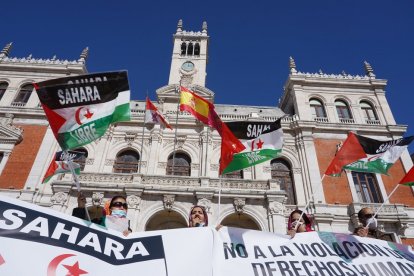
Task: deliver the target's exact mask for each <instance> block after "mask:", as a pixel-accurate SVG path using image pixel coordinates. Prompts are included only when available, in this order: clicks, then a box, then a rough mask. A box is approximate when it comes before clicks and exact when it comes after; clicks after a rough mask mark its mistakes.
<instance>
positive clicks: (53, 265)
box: [47, 254, 75, 276]
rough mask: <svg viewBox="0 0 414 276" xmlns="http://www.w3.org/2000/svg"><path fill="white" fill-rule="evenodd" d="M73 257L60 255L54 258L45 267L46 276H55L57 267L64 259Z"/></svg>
mask: <svg viewBox="0 0 414 276" xmlns="http://www.w3.org/2000/svg"><path fill="white" fill-rule="evenodd" d="M72 256H75V255H74V254H62V255H59V256H57V257H55V258H54V259H53V260H52V261H51V262H50V263H49V265H48V267H47V276H56V269H57V267H58V265H59V264H60V263H61V262H62V261H63V260H65V259H67V258H69V257H72Z"/></svg>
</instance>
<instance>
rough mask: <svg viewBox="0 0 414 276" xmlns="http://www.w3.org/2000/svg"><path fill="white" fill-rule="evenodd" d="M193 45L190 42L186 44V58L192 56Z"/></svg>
mask: <svg viewBox="0 0 414 276" xmlns="http://www.w3.org/2000/svg"><path fill="white" fill-rule="evenodd" d="M193 48H194V47H193V43H192V42H190V43H189V44H188V48H187V55H188V56H192V55H193Z"/></svg>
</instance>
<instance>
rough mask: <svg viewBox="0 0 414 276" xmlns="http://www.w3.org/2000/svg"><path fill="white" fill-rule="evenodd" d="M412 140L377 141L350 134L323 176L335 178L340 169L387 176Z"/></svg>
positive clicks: (408, 138)
mask: <svg viewBox="0 0 414 276" xmlns="http://www.w3.org/2000/svg"><path fill="white" fill-rule="evenodd" d="M413 140H414V136H409V137H405V138H400V139H396V140H387V141H379V140H375V139H372V138H369V137H365V136H360V135H356V134H354V133H352V132H350V133H349V135H348V138H347V139H346V140H345V142H344V144H343V146H342V147H341V148H340V149H339V151H338V153H337V154H336V156H335V158H334V159H333V160H332V162H331V164H330V165H329V167H328V169H327V170H326V172H325V174H326V175H331V176H337V175H339V174H340V173H341V171H342V169H345V170H350V171H356V172H367V173H381V174H387V172H388V169H389V168H390V167H391V166H392V165H393V164H394V163H395V162H396V161H397V160H398V158H400V156H401V154H402V153H403V151H404V150H406V149H407V147H408V145H409V144H410V143H411V142H412V141H413Z"/></svg>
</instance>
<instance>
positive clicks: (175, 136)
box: [171, 79, 181, 175]
mask: <svg viewBox="0 0 414 276" xmlns="http://www.w3.org/2000/svg"><path fill="white" fill-rule="evenodd" d="M180 95H181V79H180V83H179V87H178V103H177V116H175V131H174V148H173V160H172V172H171V175H174V168H175V147H176V145H177V129H178V113H179V112H180Z"/></svg>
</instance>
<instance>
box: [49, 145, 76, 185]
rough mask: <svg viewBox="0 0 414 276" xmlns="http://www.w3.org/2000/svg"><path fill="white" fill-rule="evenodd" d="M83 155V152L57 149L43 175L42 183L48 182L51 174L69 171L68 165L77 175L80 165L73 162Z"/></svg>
mask: <svg viewBox="0 0 414 276" xmlns="http://www.w3.org/2000/svg"><path fill="white" fill-rule="evenodd" d="M83 156H84V153H83V152H78V151H67V152H66V151H59V152H56V155H55V158H54V159H53V160H52V162H51V163H50V165H49V168H48V169H47V171H46V173H45V176H44V177H43V180H42V183H45V182H48V181H49V180H50V179H51V178H52V176H54V175H56V174H59V173H69V172H71V170H70V166H72V169H73V170H74V172H75V173H76V174H77V175H80V166H79V164H78V163H75V162H73V161H74V160H78V159H80V158H82V157H83Z"/></svg>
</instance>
